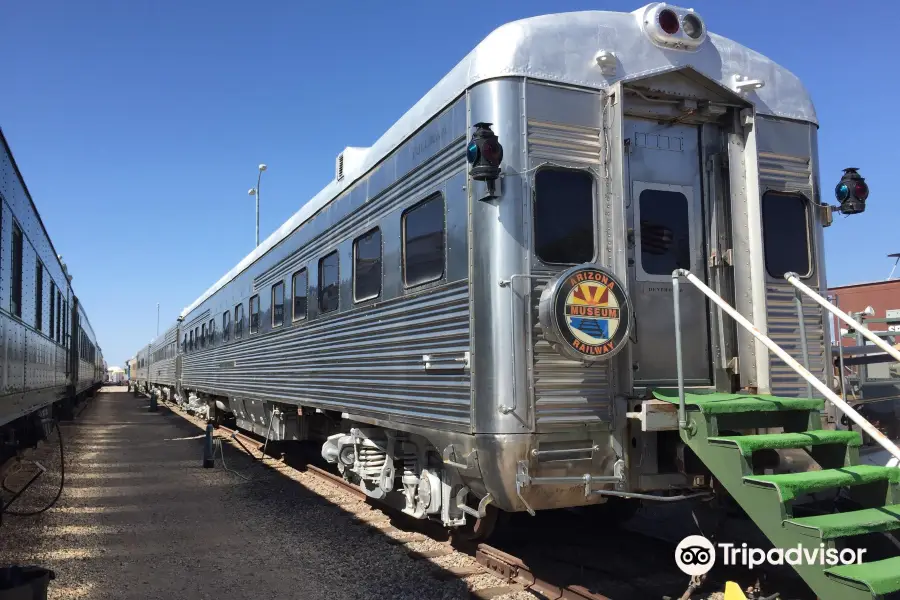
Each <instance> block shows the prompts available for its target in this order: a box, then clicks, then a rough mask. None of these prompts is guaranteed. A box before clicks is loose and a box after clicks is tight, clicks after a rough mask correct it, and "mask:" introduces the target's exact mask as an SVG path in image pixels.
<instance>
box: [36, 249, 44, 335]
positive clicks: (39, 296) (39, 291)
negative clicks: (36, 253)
mask: <svg viewBox="0 0 900 600" xmlns="http://www.w3.org/2000/svg"><path fill="white" fill-rule="evenodd" d="M34 262H35V266H34V327H35V329H37V330H38V331H39V332H41V333H43V332H44V263H42V262H41V259H40V258H38V257H35V259H34Z"/></svg>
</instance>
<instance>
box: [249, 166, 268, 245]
mask: <svg viewBox="0 0 900 600" xmlns="http://www.w3.org/2000/svg"><path fill="white" fill-rule="evenodd" d="M265 170H266V165H259V175H257V176H256V187H255V188H250V189H249V190H248V191H247V193H248V194H250V195H251V196H256V245H257V246H259V184H260V182H261V181H262V174H263V171H265Z"/></svg>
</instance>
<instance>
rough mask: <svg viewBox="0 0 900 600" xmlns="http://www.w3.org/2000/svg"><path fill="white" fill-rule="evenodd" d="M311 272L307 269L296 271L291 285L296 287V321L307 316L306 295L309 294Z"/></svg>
mask: <svg viewBox="0 0 900 600" xmlns="http://www.w3.org/2000/svg"><path fill="white" fill-rule="evenodd" d="M308 283H309V274H308V273H307V271H306V269H300V270H299V271H297V272H296V273H294V277H293V278H292V282H291V287H293V288H294V302H293V304H294V308H293V311H294V313H293V315H292V318H293V320H294V321H299V320H300V319H305V318H306V296H307V294H308V291H307V290H308V287H307V286H308Z"/></svg>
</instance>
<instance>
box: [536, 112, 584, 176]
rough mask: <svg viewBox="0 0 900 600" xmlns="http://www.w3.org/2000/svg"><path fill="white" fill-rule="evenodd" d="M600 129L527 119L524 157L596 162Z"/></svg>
mask: <svg viewBox="0 0 900 600" xmlns="http://www.w3.org/2000/svg"><path fill="white" fill-rule="evenodd" d="M600 149H601V143H600V130H599V129H595V128H593V127H579V126H576V125H564V124H562V123H546V122H543V121H536V120H534V119H529V120H528V154H529V155H530V156H531V157H532V158H533V159H534V158H538V159H540V158H544V159H548V160H559V161H564V162H572V161H574V162H579V163H589V164H591V165H597V164H599V163H600Z"/></svg>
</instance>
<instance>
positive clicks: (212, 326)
mask: <svg viewBox="0 0 900 600" xmlns="http://www.w3.org/2000/svg"><path fill="white" fill-rule="evenodd" d="M215 341H216V320H215V319H210V320H209V340H208V342H209V345H210V346H212V345H213V342H215Z"/></svg>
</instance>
